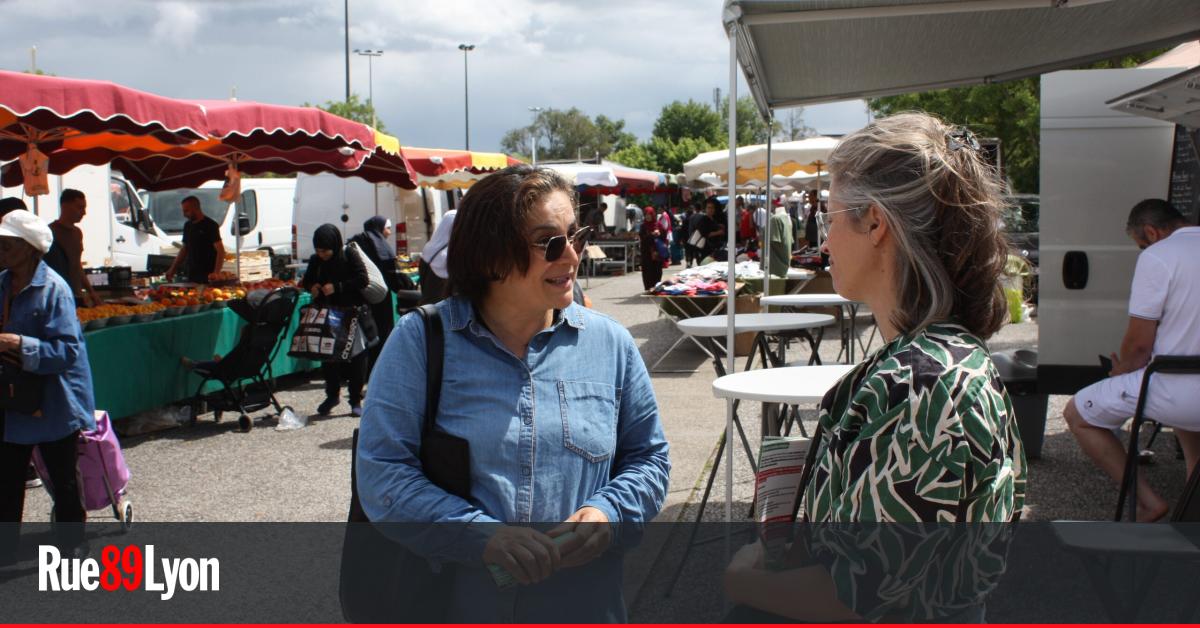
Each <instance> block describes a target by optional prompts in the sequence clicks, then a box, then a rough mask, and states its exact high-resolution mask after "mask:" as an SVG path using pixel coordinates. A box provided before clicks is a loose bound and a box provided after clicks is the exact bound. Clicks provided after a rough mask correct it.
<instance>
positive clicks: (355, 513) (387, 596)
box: [338, 305, 471, 624]
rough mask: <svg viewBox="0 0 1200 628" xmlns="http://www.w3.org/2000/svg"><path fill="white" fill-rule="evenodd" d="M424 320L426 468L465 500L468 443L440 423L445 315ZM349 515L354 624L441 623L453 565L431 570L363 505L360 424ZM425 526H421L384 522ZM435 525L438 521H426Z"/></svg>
mask: <svg viewBox="0 0 1200 628" xmlns="http://www.w3.org/2000/svg"><path fill="white" fill-rule="evenodd" d="M417 311H418V312H420V316H421V317H422V318H423V319H424V323H425V365H426V371H425V421H424V424H423V425H422V428H421V451H420V458H421V466H422V468H423V470H424V472H425V475H426V476H427V477H428V478H429V480H430V481H431V482H433V483H434V484H436V485H437V486H439V487H441V488H442V489H443V490H445V491H446V492H448V493H451V494H453V495H457V496H459V497H462V498H463V499H468V498H469V497H470V494H471V469H470V447H469V443H468V442H467V441H466V440H465V439H462V438H459V437H457V436H453V435H451V434H447V433H446V432H443V431H441V430H439V429H437V425H436V423H437V411H438V400H439V397H440V396H441V389H442V364H443V354H444V349H445V346H444V344H445V339H444V338H443V331H442V318H441V316H440V315H439V314H438V312H437V309H436V308H434V306H432V305H425V306H422V307H420V308H418V309H417ZM351 452H352V453H351V463H350V516H349V518H348V521H349V523H348V524H347V526H346V536H345V542H344V544H343V546H342V564H341V573H340V578H339V583H338V597H339V599H340V601H341V605H342V616H343V617H344V618H345V619H346V621H348V622H351V623H370V624H383V623H397V622H402V623H438V622H444V621H445V620H446V613H447V611H448V610H449V608H450V603H451V600H450V595H451V589H452V587H453V585H454V568H453V566H452V565H450V564H447V563H443V564H442V565H441V570H440V571H438V572H437V573H434V571H433V569H432V568H431V567H430V564H429V561H427V560H426V559H424V558H422V557H420V556H417V555H416V554H414V553H412V552H411V551H409V550H408V549H407V548H405V547H404V546H402V545H400V544H399V543H396V542H395V541H392V540H391V539H389V538H388V537H387V536H385V535H384V534H383V532H381V531H380V530H379V529H377V528H376V527H375V526H372V525H370V519H368V518H367V515H366V513H365V512H364V511H363V508H362V503H361V502H360V501H359V498H358V478H357V472H356V471H355V465H356V463H357V452H358V430H357V429H355V430H354V436H353V438H352V442H351ZM385 525H421V524H385ZM428 525H437V524H428Z"/></svg>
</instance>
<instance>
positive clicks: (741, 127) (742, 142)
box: [720, 96, 782, 148]
mask: <svg viewBox="0 0 1200 628" xmlns="http://www.w3.org/2000/svg"><path fill="white" fill-rule="evenodd" d="M781 128H782V127H781V126H780V124H779V123H778V122H775V123H774V124H773V125H772V126H771V127H770V128H768V127H767V121H766V120H763V117H762V115H761V114H759V113H758V105H756V104H754V98H753V97H752V96H742V97H741V98H739V99H738V100H737V143H738V146H752V145H754V144H766V143H767V137H768V136H770V135H771V134H773V133H775V134H777V133H779V131H780V129H781ZM721 129H722V131H721V138H722V139H721V140H720V142H721V144H722V146H721V148H725V147H727V146H728V145H729V140H728V137H729V131H728V129H729V101H728V100H722V101H721Z"/></svg>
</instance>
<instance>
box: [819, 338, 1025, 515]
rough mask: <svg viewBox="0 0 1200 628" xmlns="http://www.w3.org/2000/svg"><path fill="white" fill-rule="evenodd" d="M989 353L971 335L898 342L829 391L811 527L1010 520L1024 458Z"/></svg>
mask: <svg viewBox="0 0 1200 628" xmlns="http://www.w3.org/2000/svg"><path fill="white" fill-rule="evenodd" d="M1015 416H1016V415H1015V414H1014V413H1013V409H1012V403H1011V402H1010V401H1009V398H1008V393H1007V392H1006V391H1005V390H1004V387H1003V385H1002V384H1001V382H1000V377H999V375H998V374H997V372H996V369H995V366H993V364H992V360H991V357H990V355H989V352H988V349H987V345H985V344H984V342H983V341H982V340H980V339H979V338H978V337H976V336H974V335H972V334H971V333H970V332H968V331H967V330H966V329H965V328H963V327H961V326H958V325H952V324H944V325H934V326H930V327H928V328H926V329H925V330H923V331H920V332H917V333H915V334H912V335H904V336H898V337H897V338H896V339H895V340H893V341H892V342H891V343H889V344H887V345H885V346H884V347H882V348H881V349H880V350H879V351H878V352H877V353H876V354H875V355H873V356H871V357H870V358H868V359H867V360H866V361H865V362H864V363H863V364H861V365H859V367H857V368H855V369H854V370H853V371H851V372H850V373H849V374H848V375H847V376H846V377H844V378H842V380H841V381H840V382H838V384H837V385H836V386H835V387H834V389H833V390H831V391H830V392H829V393H828V394H826V396H825V399H824V400H823V401H822V403H821V409H820V418H819V422H820V425H821V429H822V430H823V431H824V434H825V436H824V438H823V439H822V444H821V445H820V450H819V451H818V452H817V456H816V463H815V465H814V469H813V475H812V480H811V482H810V484H809V486H808V488H807V490H806V492H805V504H804V506H805V513H806V519H807V520H808V521H810V522H816V523H820V522H828V523H851V522H900V523H912V522H975V523H982V522H1008V521H1011V520H1012V519H1013V517H1014V516H1015V515H1016V514H1017V513H1019V512H1020V510H1021V508H1022V506H1023V505H1024V502H1025V474H1026V469H1025V454H1024V451H1023V449H1022V447H1021V440H1020V437H1019V436H1018V434H1017V427H1016V420H1015Z"/></svg>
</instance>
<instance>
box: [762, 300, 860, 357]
mask: <svg viewBox="0 0 1200 628" xmlns="http://www.w3.org/2000/svg"><path fill="white" fill-rule="evenodd" d="M759 302H760V303H762V304H763V305H774V306H777V307H841V308H844V309H845V310H846V317H845V318H843V319H842V350H841V353H839V354H838V359H839V360H840V359H841V357H842V355H843V354H845V356H846V361H847V362H851V363H853V362H854V361H855V358H854V341H855V339H856V338H857V337H858V307H859V306H860V305H862V301H851V300H850V299H847V298H846V297H844V296H842V295H840V294H834V293H832V292H830V293H819V294H818V293H813V294H780V295H771V296H768V297H763V298H762V299H760V300H759ZM847 321H849V325H847ZM847 327H849V329H847ZM863 353H864V354H865V353H866V349H863Z"/></svg>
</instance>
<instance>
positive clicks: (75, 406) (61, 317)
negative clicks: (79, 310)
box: [0, 262, 96, 445]
mask: <svg viewBox="0 0 1200 628" xmlns="http://www.w3.org/2000/svg"><path fill="white" fill-rule="evenodd" d="M11 287H12V276H11V273H10V272H8V271H4V272H0V303H3V299H6V298H7V297H8V293H9V290H10V289H11ZM8 318H9V320H8V321H7V322H6V324H5V327H4V333H10V334H17V335H19V336H21V366H22V368H23V369H24V370H25V371H28V372H30V373H36V374H38V375H46V376H47V377H46V378H45V386H46V390H45V393H44V396H43V401H42V412H41V416H30V415H28V414H22V413H20V412H12V411H8V412H5V418H4V440H5V441H6V442H10V443H18V444H22V445H36V444H38V443H47V442H51V441H56V440H61V439H63V438H66V437H67V436H70V435H71V433H73V432H75V431H76V430H93V429H95V428H96V419H95V416H94V415H95V406H96V402H95V401H94V399H93V397H92V371H91V368H90V366H89V365H88V357H87V347H86V346H85V345H84V342H83V331H82V329H81V328H80V326H79V319H78V318H76V316H75V297H74V296H73V295H72V294H71V289H70V288H69V287H68V286H67V282H66V281H64V280H63V278H62V277H59V276H58V273H55V272H53V271H51V270H50V267H49V266H46V263H45V262H39V263H38V266H37V270H36V271H34V273H33V279H32V280H31V281H30V282H29V285H28V286H25V289H24V290H22V291H21V292H19V293H18V294H17V295H16V296H15V297H13V300H12V305H11V306H10V309H9V317H8Z"/></svg>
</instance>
